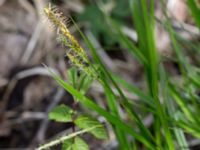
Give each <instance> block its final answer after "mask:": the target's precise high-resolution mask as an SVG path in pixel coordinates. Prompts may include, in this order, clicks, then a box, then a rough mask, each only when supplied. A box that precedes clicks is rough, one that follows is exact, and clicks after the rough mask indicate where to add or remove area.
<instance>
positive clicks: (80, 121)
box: [75, 115, 107, 139]
mask: <svg viewBox="0 0 200 150" xmlns="http://www.w3.org/2000/svg"><path fill="white" fill-rule="evenodd" d="M75 124H76V125H77V126H78V127H79V128H81V129H87V128H91V127H95V128H94V129H93V130H91V131H89V133H91V134H93V135H94V136H95V137H96V138H98V139H106V138H107V133H106V130H105V128H104V126H103V125H102V124H101V123H100V122H99V121H98V120H96V119H94V118H92V117H90V116H87V115H81V116H79V117H78V118H77V119H76V120H75Z"/></svg>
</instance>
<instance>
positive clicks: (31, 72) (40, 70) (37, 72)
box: [0, 67, 58, 113]
mask: <svg viewBox="0 0 200 150" xmlns="http://www.w3.org/2000/svg"><path fill="white" fill-rule="evenodd" d="M53 70H54V72H55V73H57V74H58V72H57V71H56V70H55V69H53ZM34 75H44V76H51V75H50V73H49V71H48V70H47V69H45V68H44V67H35V68H31V69H27V70H24V71H21V72H19V73H17V74H16V75H15V76H14V77H13V78H12V79H11V81H10V83H9V85H8V87H7V89H6V91H5V94H4V95H3V99H2V102H1V105H0V113H1V112H4V110H5V108H6V105H7V101H8V98H9V96H10V94H11V92H12V91H13V89H14V88H15V86H16V84H17V82H18V80H20V79H23V78H27V77H30V76H34Z"/></svg>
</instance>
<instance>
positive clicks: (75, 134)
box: [36, 125, 102, 150]
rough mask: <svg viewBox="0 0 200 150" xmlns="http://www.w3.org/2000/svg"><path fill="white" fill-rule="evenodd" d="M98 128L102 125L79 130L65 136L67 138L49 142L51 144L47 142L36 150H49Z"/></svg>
mask: <svg viewBox="0 0 200 150" xmlns="http://www.w3.org/2000/svg"><path fill="white" fill-rule="evenodd" d="M100 126H102V125H97V126H93V127H91V128H87V129H84V130H81V131H77V132H75V133H71V134H69V135H67V136H63V137H61V138H59V139H56V140H54V141H51V142H49V143H47V144H45V145H43V146H40V147H39V148H37V149H36V150H43V149H48V148H50V147H52V146H54V145H57V144H59V143H62V142H64V141H65V140H67V139H70V138H73V137H75V136H77V135H80V134H83V133H86V132H88V131H91V130H94V129H95V128H98V127H100Z"/></svg>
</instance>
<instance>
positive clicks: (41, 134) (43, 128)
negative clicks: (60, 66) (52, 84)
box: [33, 88, 65, 143]
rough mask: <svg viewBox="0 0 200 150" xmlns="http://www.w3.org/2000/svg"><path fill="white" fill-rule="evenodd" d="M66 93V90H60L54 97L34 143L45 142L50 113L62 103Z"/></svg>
mask: <svg viewBox="0 0 200 150" xmlns="http://www.w3.org/2000/svg"><path fill="white" fill-rule="evenodd" d="M64 92H65V90H64V89H63V88H59V89H58V92H57V93H56V94H55V96H54V97H53V100H52V102H51V103H50V104H49V106H48V107H47V109H46V113H45V116H46V117H45V118H44V119H43V121H42V122H41V125H40V127H39V128H38V131H37V134H36V136H35V138H34V140H33V141H34V142H40V143H42V142H43V141H44V135H45V132H46V130H47V127H48V124H49V120H48V117H47V116H48V113H49V112H50V111H51V110H52V109H53V108H54V107H55V106H56V105H57V104H58V103H59V102H60V100H61V98H62V96H63V95H64Z"/></svg>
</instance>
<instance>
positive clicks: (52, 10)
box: [44, 5, 96, 78]
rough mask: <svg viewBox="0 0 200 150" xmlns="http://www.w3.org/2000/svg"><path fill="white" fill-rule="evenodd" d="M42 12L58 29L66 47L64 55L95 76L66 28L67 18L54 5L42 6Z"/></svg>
mask: <svg viewBox="0 0 200 150" xmlns="http://www.w3.org/2000/svg"><path fill="white" fill-rule="evenodd" d="M44 13H45V15H46V16H47V18H48V20H49V21H50V22H51V23H52V24H53V26H54V27H55V28H56V29H57V30H58V31H59V33H58V34H59V40H60V42H61V43H62V44H63V45H65V46H66V47H68V50H67V52H66V55H67V57H68V58H69V60H70V61H71V63H72V64H74V65H75V66H77V67H78V68H80V69H82V70H83V71H85V72H86V73H87V74H90V75H91V76H93V77H95V78H96V75H95V73H94V70H93V69H92V68H91V67H90V65H91V64H90V61H89V59H88V57H87V55H86V53H85V51H84V49H83V48H82V47H81V46H80V44H79V43H78V41H77V40H76V38H75V37H74V36H73V35H72V34H71V33H70V31H69V30H68V28H67V26H66V20H67V19H66V17H64V15H63V13H62V12H59V11H58V9H57V8H56V7H52V6H51V5H49V6H47V7H45V8H44Z"/></svg>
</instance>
